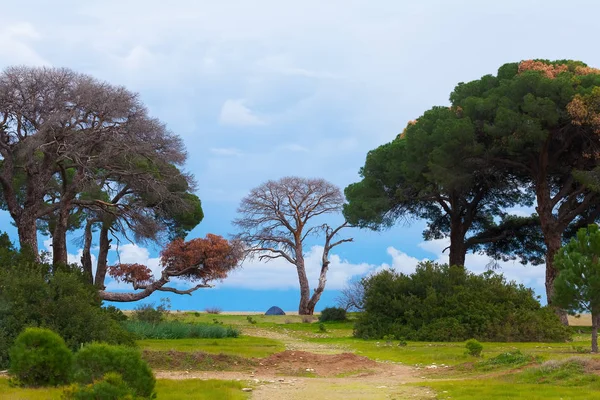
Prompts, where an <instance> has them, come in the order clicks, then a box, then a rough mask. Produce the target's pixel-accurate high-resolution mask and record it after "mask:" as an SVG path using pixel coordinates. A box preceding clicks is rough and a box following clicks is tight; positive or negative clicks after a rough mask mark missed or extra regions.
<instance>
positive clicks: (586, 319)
mask: <svg viewBox="0 0 600 400" xmlns="http://www.w3.org/2000/svg"><path fill="white" fill-rule="evenodd" d="M569 325H570V326H592V315H591V314H581V315H580V316H579V317H573V316H571V315H569Z"/></svg>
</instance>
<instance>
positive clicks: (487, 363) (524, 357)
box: [475, 350, 540, 371]
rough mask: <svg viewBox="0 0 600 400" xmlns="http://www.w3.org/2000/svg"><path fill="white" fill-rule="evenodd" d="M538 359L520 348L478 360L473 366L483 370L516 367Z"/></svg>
mask: <svg viewBox="0 0 600 400" xmlns="http://www.w3.org/2000/svg"><path fill="white" fill-rule="evenodd" d="M539 360H540V358H539V357H535V356H532V355H529V354H523V353H521V351H520V350H514V351H509V352H506V353H501V354H498V355H497V356H495V357H492V358H490V359H488V360H484V361H479V362H477V363H476V364H475V368H477V369H479V370H483V371H485V370H490V369H494V368H499V367H510V368H517V367H521V366H523V365H527V364H531V363H533V362H539Z"/></svg>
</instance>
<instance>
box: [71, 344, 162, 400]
mask: <svg viewBox="0 0 600 400" xmlns="http://www.w3.org/2000/svg"><path fill="white" fill-rule="evenodd" d="M109 372H114V373H117V374H120V375H121V376H122V377H123V381H124V382H125V383H126V384H127V386H129V387H130V388H131V389H133V391H134V392H135V394H136V395H137V396H142V397H150V396H152V395H153V394H154V385H155V384H156V380H155V378H154V375H153V374H152V370H151V369H150V367H149V366H148V364H147V363H146V362H145V361H144V360H142V356H141V353H140V352H139V350H137V349H135V348H132V347H126V346H111V345H108V344H101V343H92V344H89V345H86V346H84V347H83V348H82V349H81V350H79V351H78V352H77V353H76V354H75V375H74V377H75V380H76V381H77V382H78V383H82V384H91V383H93V382H94V381H97V380H99V379H101V378H102V377H103V376H104V375H105V374H107V373H109Z"/></svg>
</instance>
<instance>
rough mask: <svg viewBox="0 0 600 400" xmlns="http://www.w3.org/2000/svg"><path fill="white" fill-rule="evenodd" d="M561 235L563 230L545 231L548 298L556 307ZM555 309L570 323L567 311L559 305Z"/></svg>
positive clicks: (562, 320)
mask: <svg viewBox="0 0 600 400" xmlns="http://www.w3.org/2000/svg"><path fill="white" fill-rule="evenodd" d="M561 236H562V235H561V232H552V233H550V232H548V233H544V237H545V242H546V298H547V300H548V305H549V306H552V307H554V306H553V304H552V298H553V297H554V281H555V280H556V277H557V276H558V270H557V269H556V268H555V267H554V256H555V255H556V253H557V252H558V250H559V249H560V246H561ZM554 309H555V312H556V314H557V315H558V317H559V318H560V320H561V322H562V323H563V324H565V325H569V319H568V318H567V313H566V312H565V311H564V310H561V309H559V308H557V307H554Z"/></svg>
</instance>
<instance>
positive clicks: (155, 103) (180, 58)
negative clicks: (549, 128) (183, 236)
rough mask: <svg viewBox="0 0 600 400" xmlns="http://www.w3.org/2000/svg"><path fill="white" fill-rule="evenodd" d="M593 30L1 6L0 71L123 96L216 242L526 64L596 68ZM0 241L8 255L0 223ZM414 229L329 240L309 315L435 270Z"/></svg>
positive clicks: (436, 5)
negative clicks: (247, 201) (250, 211)
mask: <svg viewBox="0 0 600 400" xmlns="http://www.w3.org/2000/svg"><path fill="white" fill-rule="evenodd" d="M599 13H600V3H599V2H597V1H596V0H588V1H586V0H572V1H569V2H564V1H556V0H545V1H536V0H519V1H513V0H504V1H496V2H488V1H486V2H483V1H477V0H471V1H467V0H455V1H443V0H421V1H418V2H416V1H410V2H409V1H402V0H389V1H388V0H371V1H355V0H343V1H342V0H329V1H313V0H303V1H301V2H299V1H275V0H255V1H252V2H251V1H241V0H220V1H218V2H217V1H207V0H196V1H193V0H190V1H184V0H173V1H171V2H165V1H155V0H139V1H138V0H119V1H116V0H104V1H101V2H89V1H65V0H54V1H52V2H50V1H41V0H40V1H34V0H20V1H13V0H3V1H2V14H3V23H2V25H0V68H4V67H7V66H9V65H30V66H42V65H44V66H53V67H67V68H71V69H73V70H76V71H78V72H82V73H86V74H90V75H92V76H94V77H96V78H98V79H101V80H106V81H108V82H110V83H112V84H115V85H123V86H125V87H127V88H128V89H130V90H132V91H135V92H138V93H139V94H140V97H141V99H142V101H143V102H144V103H145V104H146V105H147V107H148V109H149V111H150V114H151V115H152V116H154V117H157V118H159V119H160V120H162V121H163V122H164V123H166V124H167V126H168V127H169V129H170V130H172V131H173V132H175V133H177V134H178V135H180V136H181V137H182V138H183V139H184V142H185V145H186V147H187V150H188V153H189V158H188V161H187V163H186V169H187V170H188V171H189V172H191V173H192V174H194V176H195V178H196V181H197V182H198V190H197V194H198V196H199V197H200V198H201V200H202V205H203V209H204V213H205V218H204V221H203V222H202V223H201V224H200V225H199V226H198V227H197V228H195V229H194V230H193V231H192V232H191V233H190V235H189V236H188V238H194V237H203V236H204V235H206V234H207V233H216V234H220V235H224V236H228V235H230V234H232V233H234V232H235V229H234V227H233V226H232V225H231V221H232V220H233V219H234V218H235V217H236V209H237V206H238V204H239V201H240V200H241V199H242V198H243V197H244V196H245V195H246V194H247V193H248V192H249V191H250V190H251V189H252V188H253V187H255V186H257V185H259V184H261V183H263V182H265V181H266V180H269V179H278V178H281V177H283V176H288V175H296V176H302V177H320V178H325V179H327V180H329V181H330V182H332V183H334V184H336V185H338V186H339V187H340V188H342V189H343V188H344V187H345V186H347V185H348V184H350V183H352V182H356V181H358V180H359V179H360V177H359V175H358V171H359V168H360V167H361V166H362V165H363V164H364V161H365V157H366V154H367V152H368V151H369V150H371V149H374V148H376V147H377V146H379V145H381V144H384V143H386V142H389V141H391V140H392V139H393V138H394V137H395V136H396V135H397V134H398V133H399V132H401V131H402V130H403V129H404V127H405V126H406V124H407V122H408V121H410V120H414V119H416V118H418V117H419V116H420V115H422V113H423V112H424V111H425V110H427V109H428V108H430V107H432V106H434V105H447V104H448V103H449V101H448V97H449V94H450V92H451V91H452V89H453V88H454V86H455V85H456V84H457V83H458V82H466V81H470V80H474V79H478V78H480V77H481V76H482V75H485V74H495V73H496V71H497V69H498V67H500V66H501V65H502V64H504V63H507V62H516V61H520V60H523V59H531V58H544V59H576V60H581V61H584V62H586V63H587V64H588V65H590V66H595V67H600V53H599V52H598V51H597V49H596V48H595V46H593V45H591V44H592V43H591V38H594V37H596V36H597V15H599ZM514 212H515V213H523V212H524V210H519V209H516V210H514ZM340 221H341V216H332V222H340ZM0 226H1V227H2V230H5V231H7V232H9V234H10V235H11V236H12V237H13V238H15V239H16V232H15V229H14V227H13V226H11V225H10V217H9V216H8V215H7V214H6V213H0ZM423 228H424V223H423V222H422V221H411V222H410V224H408V225H407V224H402V225H398V226H395V227H394V228H392V229H389V230H386V231H384V232H371V231H364V230H358V229H351V230H347V231H346V232H345V234H346V235H347V236H350V237H353V238H354V242H353V243H349V244H344V245H342V246H338V247H336V249H335V250H334V251H333V254H332V257H331V258H332V263H331V267H330V272H329V275H328V281H327V288H326V291H325V293H324V295H323V297H322V300H321V302H320V304H319V306H318V307H317V309H320V308H323V307H325V306H330V305H334V304H335V299H336V297H337V296H338V295H339V290H340V289H341V288H343V287H344V285H345V284H346V283H347V282H348V281H349V280H350V279H357V278H358V277H360V276H364V275H365V274H369V273H373V272H374V271H378V270H380V269H382V268H394V269H396V270H398V271H401V272H411V271H414V268H415V266H416V264H417V263H418V262H419V261H421V260H424V259H431V260H436V261H440V262H446V261H447V256H448V255H447V252H446V253H444V252H443V249H444V248H445V247H446V246H447V242H446V241H444V240H437V241H430V242H425V241H424V240H423V238H422V234H421V232H422V230H423ZM72 239H73V241H72V243H71V245H70V248H69V252H70V253H71V256H70V258H71V260H73V261H77V260H78V253H79V254H80V249H78V247H77V243H76V239H77V238H76V237H73V238H72ZM44 240H46V241H45V242H44ZM40 241H41V243H44V246H45V247H47V246H48V244H49V242H48V241H47V238H43V237H42V238H41V239H40ZM308 247H309V248H308V250H307V256H306V258H307V269H308V275H309V279H310V280H311V282H310V283H311V285H313V286H314V285H315V284H316V280H317V276H318V268H319V251H320V250H321V248H320V247H319V242H318V241H314V242H311V243H309V246H308ZM158 251H159V249H158V248H157V247H156V246H153V245H152V244H148V243H126V242H123V243H122V244H121V245H120V246H119V248H118V255H119V258H120V260H121V262H137V263H144V264H146V265H148V266H149V267H151V268H152V269H153V270H154V271H158V269H159V268H160V266H159V259H158V258H157V257H158V256H157V254H158ZM115 260H117V249H116V248H114V249H112V251H111V261H115ZM489 263H490V260H489V258H487V257H486V256H483V255H478V254H469V255H468V256H467V260H466V267H467V268H468V269H470V270H472V271H475V272H482V271H484V270H486V268H487V267H488V265H489ZM499 271H501V272H503V273H504V274H505V275H506V276H507V278H509V279H511V280H515V281H517V282H519V283H523V284H525V285H526V286H529V287H532V288H534V289H535V291H536V293H537V294H538V295H540V296H541V297H542V301H543V300H544V296H543V295H544V289H543V276H544V267H543V266H537V267H533V266H522V265H521V264H519V263H518V262H514V263H513V262H508V263H501V265H500V270H499ZM297 287H298V282H297V276H296V272H295V269H294V268H293V267H292V266H291V265H289V264H287V265H286V264H285V262H282V261H281V260H277V261H273V262H270V263H267V264H265V263H261V262H258V261H251V262H246V263H244V265H243V266H242V268H240V269H238V270H236V271H235V272H234V273H232V274H231V275H230V276H229V277H228V278H227V279H226V280H225V281H223V282H218V283H217V284H216V286H215V287H214V288H211V289H201V290H199V291H197V292H195V293H194V294H193V295H192V296H169V297H171V303H172V308H173V309H181V310H203V309H204V308H206V307H213V306H216V307H220V308H222V309H223V310H230V311H234V310H235V311H263V310H266V309H267V308H268V307H270V306H272V305H277V306H280V307H281V308H283V309H284V310H296V309H297V304H298V298H299V292H298V289H297ZM109 289H115V290H123V289H124V286H123V285H122V284H117V283H116V282H111V283H109ZM161 297H166V296H165V293H155V294H153V295H152V296H151V297H149V298H148V299H146V301H145V302H154V303H158V302H159V301H160V298H161ZM120 306H122V307H123V308H131V307H135V304H123V305H120Z"/></svg>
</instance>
